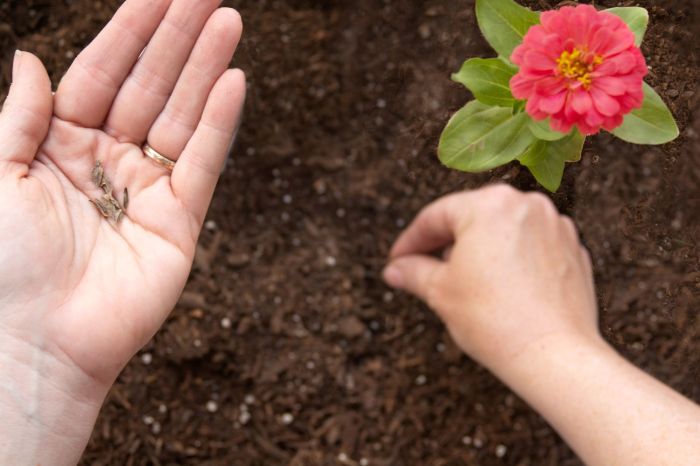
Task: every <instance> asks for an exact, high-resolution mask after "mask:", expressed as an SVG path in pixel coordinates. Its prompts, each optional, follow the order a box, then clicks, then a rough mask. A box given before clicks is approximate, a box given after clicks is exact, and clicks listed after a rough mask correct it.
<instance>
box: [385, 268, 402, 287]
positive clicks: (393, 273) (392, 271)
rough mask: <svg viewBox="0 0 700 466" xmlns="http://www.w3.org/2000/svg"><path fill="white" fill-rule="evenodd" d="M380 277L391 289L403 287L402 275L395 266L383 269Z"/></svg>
mask: <svg viewBox="0 0 700 466" xmlns="http://www.w3.org/2000/svg"><path fill="white" fill-rule="evenodd" d="M382 276H383V277H384V281H385V282H386V284H387V285H389V286H391V287H392V288H401V287H403V274H402V273H401V271H400V270H399V268H398V267H396V266H395V265H389V266H388V267H387V268H385V269H384V273H382Z"/></svg>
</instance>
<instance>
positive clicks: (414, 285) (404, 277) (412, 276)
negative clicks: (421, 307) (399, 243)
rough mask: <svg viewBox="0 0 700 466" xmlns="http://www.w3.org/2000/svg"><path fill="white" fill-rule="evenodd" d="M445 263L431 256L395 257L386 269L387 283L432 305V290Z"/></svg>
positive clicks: (384, 275) (385, 279)
mask: <svg viewBox="0 0 700 466" xmlns="http://www.w3.org/2000/svg"><path fill="white" fill-rule="evenodd" d="M444 267H445V264H444V263H443V262H441V261H439V260H438V259H435V258H433V257H429V256H421V255H410V256H402V257H399V258H398V259H394V260H392V261H391V263H389V265H388V266H387V267H386V269H384V273H383V277H384V281H385V282H386V283H387V285H389V286H391V287H392V288H398V289H401V290H404V291H407V292H409V293H411V294H412V295H414V296H416V297H418V298H420V299H421V300H423V301H424V302H426V303H427V304H428V305H431V304H432V303H431V299H430V296H431V291H432V290H433V289H434V285H435V282H436V280H438V279H439V276H440V273H441V272H442V270H443V269H444Z"/></svg>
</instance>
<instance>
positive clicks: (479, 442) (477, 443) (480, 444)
mask: <svg viewBox="0 0 700 466" xmlns="http://www.w3.org/2000/svg"><path fill="white" fill-rule="evenodd" d="M474 446H475V447H476V448H481V447H483V446H484V441H483V440H481V439H480V438H479V437H477V438H475V439H474Z"/></svg>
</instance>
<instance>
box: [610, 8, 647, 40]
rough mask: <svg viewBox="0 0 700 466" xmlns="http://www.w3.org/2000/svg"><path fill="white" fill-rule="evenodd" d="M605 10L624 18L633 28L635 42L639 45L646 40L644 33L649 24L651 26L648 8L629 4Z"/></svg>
mask: <svg viewBox="0 0 700 466" xmlns="http://www.w3.org/2000/svg"><path fill="white" fill-rule="evenodd" d="M605 11H606V12H608V13H612V14H614V15H615V16H619V17H620V18H622V20H623V21H624V22H625V23H627V25H628V26H629V27H630V29H632V32H634V37H635V41H634V43H635V44H636V45H637V47H639V46H640V45H642V42H643V41H644V34H646V32H647V26H649V12H648V11H647V10H645V9H644V8H642V7H638V6H629V7H618V8H610V9H609V10H605Z"/></svg>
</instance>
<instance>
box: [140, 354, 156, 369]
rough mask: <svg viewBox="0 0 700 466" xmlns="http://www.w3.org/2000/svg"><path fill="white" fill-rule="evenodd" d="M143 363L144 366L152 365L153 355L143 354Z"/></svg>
mask: <svg viewBox="0 0 700 466" xmlns="http://www.w3.org/2000/svg"><path fill="white" fill-rule="evenodd" d="M141 362H142V363H143V364H144V365H146V366H148V365H149V364H151V363H152V362H153V355H152V354H151V353H143V354H142V355H141Z"/></svg>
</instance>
